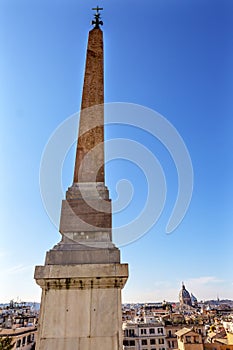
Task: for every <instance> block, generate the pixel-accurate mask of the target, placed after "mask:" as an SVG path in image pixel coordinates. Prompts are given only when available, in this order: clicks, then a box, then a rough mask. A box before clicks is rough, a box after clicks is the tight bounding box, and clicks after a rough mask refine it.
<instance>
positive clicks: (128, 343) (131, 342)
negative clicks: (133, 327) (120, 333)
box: [123, 339, 135, 346]
mask: <svg viewBox="0 0 233 350" xmlns="http://www.w3.org/2000/svg"><path fill="white" fill-rule="evenodd" d="M123 345H125V346H135V340H125V339H124V340H123Z"/></svg>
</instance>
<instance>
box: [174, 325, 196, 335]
mask: <svg viewBox="0 0 233 350" xmlns="http://www.w3.org/2000/svg"><path fill="white" fill-rule="evenodd" d="M191 331H192V328H186V327H184V328H182V329H180V330H179V331H177V332H176V333H175V334H176V335H177V336H178V337H181V336H182V335H184V334H186V333H189V332H191Z"/></svg>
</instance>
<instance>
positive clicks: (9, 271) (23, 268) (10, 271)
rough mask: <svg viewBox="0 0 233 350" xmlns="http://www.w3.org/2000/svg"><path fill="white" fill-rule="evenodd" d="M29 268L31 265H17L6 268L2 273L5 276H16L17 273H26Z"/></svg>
mask: <svg viewBox="0 0 233 350" xmlns="http://www.w3.org/2000/svg"><path fill="white" fill-rule="evenodd" d="M31 268H32V266H31V265H23V264H19V265H15V266H11V267H8V268H7V269H5V270H4V273H5V274H18V273H21V272H24V271H28V270H30V269H31Z"/></svg>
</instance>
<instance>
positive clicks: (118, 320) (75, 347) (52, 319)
mask: <svg viewBox="0 0 233 350" xmlns="http://www.w3.org/2000/svg"><path fill="white" fill-rule="evenodd" d="M127 278H128V265H127V264H90V265H89V264H83V265H76V266H73V265H64V266H59V265H46V266H37V267H36V270H35V279H36V282H37V283H38V284H39V285H40V286H41V287H42V290H43V291H42V300H41V310H40V320H39V332H38V340H37V345H36V350H122V347H123V345H122V335H121V325H122V315H121V289H122V288H123V286H124V284H125V282H126V280H127Z"/></svg>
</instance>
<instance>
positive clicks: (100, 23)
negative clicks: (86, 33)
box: [91, 6, 103, 28]
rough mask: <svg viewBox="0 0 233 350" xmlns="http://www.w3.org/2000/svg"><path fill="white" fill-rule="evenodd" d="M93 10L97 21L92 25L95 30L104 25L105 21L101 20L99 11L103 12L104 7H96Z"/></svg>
mask: <svg viewBox="0 0 233 350" xmlns="http://www.w3.org/2000/svg"><path fill="white" fill-rule="evenodd" d="M92 10H94V11H96V13H95V14H94V16H95V19H94V20H93V21H92V22H91V24H92V25H94V26H95V27H94V28H99V27H100V25H101V26H102V25H103V21H101V20H100V13H99V11H101V10H103V7H99V6H96V7H94V8H92Z"/></svg>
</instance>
